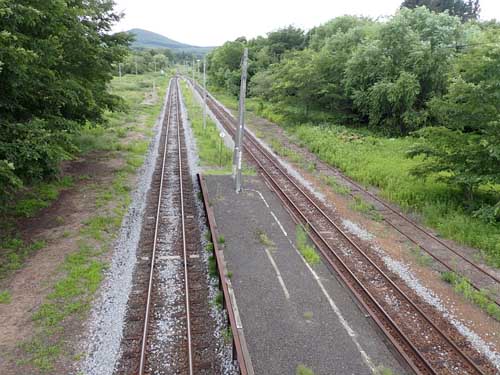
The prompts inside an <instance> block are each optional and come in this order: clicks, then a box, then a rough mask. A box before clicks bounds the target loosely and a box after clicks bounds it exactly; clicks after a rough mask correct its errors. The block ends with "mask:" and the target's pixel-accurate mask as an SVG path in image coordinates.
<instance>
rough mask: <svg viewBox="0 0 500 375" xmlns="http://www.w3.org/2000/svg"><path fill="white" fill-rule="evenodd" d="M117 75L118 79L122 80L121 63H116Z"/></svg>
mask: <svg viewBox="0 0 500 375" xmlns="http://www.w3.org/2000/svg"><path fill="white" fill-rule="evenodd" d="M118 75H119V76H120V79H122V63H118Z"/></svg>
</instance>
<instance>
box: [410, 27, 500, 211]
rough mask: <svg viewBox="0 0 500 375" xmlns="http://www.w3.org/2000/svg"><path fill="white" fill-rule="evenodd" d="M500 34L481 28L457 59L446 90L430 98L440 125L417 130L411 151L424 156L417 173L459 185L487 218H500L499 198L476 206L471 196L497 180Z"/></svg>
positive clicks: (499, 173)
mask: <svg viewBox="0 0 500 375" xmlns="http://www.w3.org/2000/svg"><path fill="white" fill-rule="evenodd" d="M499 35H500V33H499V32H498V31H496V30H491V31H488V32H486V33H484V34H482V35H481V39H479V40H477V43H476V44H474V45H473V46H472V47H470V48H469V49H468V50H467V51H466V52H465V53H463V54H462V55H460V56H459V57H458V58H457V59H456V60H455V62H454V69H453V71H452V72H451V74H450V75H449V80H450V86H449V90H448V91H447V93H446V94H445V95H443V96H442V97H440V98H434V99H433V100H432V101H431V104H430V108H431V113H432V114H433V116H434V118H435V120H436V122H437V123H438V125H439V126H436V127H428V128H426V129H423V130H421V131H419V132H418V135H419V136H420V137H421V138H420V142H419V143H418V144H417V145H416V146H415V147H414V148H413V149H412V150H411V152H410V155H411V156H416V155H424V156H425V158H426V160H427V162H426V163H424V164H422V165H421V166H420V167H419V168H418V169H416V170H414V173H415V174H417V175H423V176H433V175H436V176H437V177H438V178H440V179H442V180H445V181H447V182H449V183H450V184H453V185H455V186H457V187H459V188H460V189H461V190H462V191H463V192H464V196H465V198H466V200H467V201H468V202H469V204H471V207H472V208H475V209H476V214H477V215H480V216H483V217H486V218H488V219H490V220H498V219H500V202H489V204H484V205H483V206H482V207H476V206H475V205H474V202H473V201H474V197H475V193H477V191H478V189H479V188H481V187H485V186H492V185H494V184H500V168H499V166H500V90H499V87H500V45H499V44H498V43H495V41H498V37H499Z"/></svg>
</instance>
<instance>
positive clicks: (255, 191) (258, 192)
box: [245, 189, 271, 208]
mask: <svg viewBox="0 0 500 375" xmlns="http://www.w3.org/2000/svg"><path fill="white" fill-rule="evenodd" d="M245 190H247V191H252V192H254V193H257V194H259V195H260V199H262V200H263V201H264V204H265V205H266V207H267V208H271V207H269V204H268V203H267V201H266V198H264V196H263V195H262V193H261V192H260V191H258V190H254V189H245Z"/></svg>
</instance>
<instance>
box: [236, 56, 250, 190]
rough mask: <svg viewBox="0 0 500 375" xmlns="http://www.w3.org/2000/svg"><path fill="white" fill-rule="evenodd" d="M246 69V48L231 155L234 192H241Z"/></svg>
mask: <svg viewBox="0 0 500 375" xmlns="http://www.w3.org/2000/svg"><path fill="white" fill-rule="evenodd" d="M247 68H248V48H245V50H244V52H243V61H242V64H241V85H240V103H239V116H238V117H239V118H238V129H236V139H235V140H234V155H233V175H236V176H235V177H236V178H235V182H236V192H237V193H239V192H240V191H241V164H242V156H243V155H242V154H243V150H242V143H243V134H244V132H245V98H246V92H247Z"/></svg>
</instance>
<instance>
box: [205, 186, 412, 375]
mask: <svg viewBox="0 0 500 375" xmlns="http://www.w3.org/2000/svg"><path fill="white" fill-rule="evenodd" d="M206 181H207V186H208V191H209V196H210V197H209V202H210V204H211V205H212V207H213V209H214V212H215V217H216V221H217V226H218V230H219V234H221V235H223V236H224V244H223V246H224V253H225V257H226V261H227V267H228V270H229V271H230V272H231V273H232V276H231V282H232V284H233V288H234V291H235V295H236V301H237V305H238V309H239V313H240V315H241V320H242V324H243V328H244V331H245V337H246V340H247V343H248V347H249V351H250V355H251V358H252V363H253V366H254V369H255V373H256V374H269V375H271V374H276V375H281V374H295V373H296V370H297V367H298V366H300V365H304V366H306V367H308V368H310V369H312V370H313V371H314V374H315V375H320V374H321V375H323V374H324V375H334V374H339V375H347V374H355V375H364V374H372V373H374V369H376V371H375V373H376V372H377V371H380V373H382V370H383V369H391V370H392V373H393V374H404V373H406V371H405V370H404V369H403V368H402V367H401V366H400V364H399V363H398V361H397V360H396V358H395V357H394V355H393V354H392V352H391V351H390V350H389V349H388V348H387V346H386V344H385V342H384V339H383V338H382V336H381V333H380V332H379V331H378V330H377V329H376V328H375V327H374V325H373V322H370V320H369V318H367V317H366V316H365V314H364V312H363V311H361V309H360V308H359V307H358V306H357V305H356V303H354V301H353V300H352V297H351V295H350V293H349V292H348V291H347V290H346V289H345V288H344V287H343V286H342V285H341V284H340V283H339V282H338V281H337V279H336V277H335V275H334V274H333V273H332V272H331V271H330V270H329V269H328V268H327V267H326V266H325V265H324V264H323V263H319V264H316V265H314V266H312V267H311V266H309V265H308V264H307V263H306V262H305V261H304V259H303V258H302V257H301V255H300V254H299V252H298V251H297V250H296V248H295V233H296V227H295V224H294V222H293V221H292V219H291V217H290V215H289V214H288V212H287V211H286V210H285V209H284V208H283V207H282V206H281V202H280V201H279V199H278V198H277V197H276V195H275V194H274V193H273V192H272V191H271V190H270V189H269V188H268V187H267V185H266V184H265V183H264V182H263V181H262V179H261V178H260V177H258V176H245V177H244V188H245V190H244V191H243V192H242V193H240V194H236V193H235V191H234V187H233V182H232V179H231V177H230V176H207V177H206ZM262 234H265V236H266V237H267V238H268V239H269V240H270V241H266V240H263V238H262Z"/></svg>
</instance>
